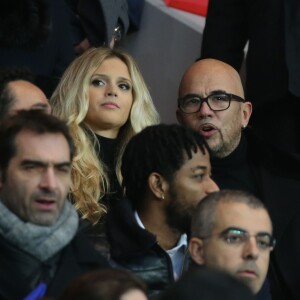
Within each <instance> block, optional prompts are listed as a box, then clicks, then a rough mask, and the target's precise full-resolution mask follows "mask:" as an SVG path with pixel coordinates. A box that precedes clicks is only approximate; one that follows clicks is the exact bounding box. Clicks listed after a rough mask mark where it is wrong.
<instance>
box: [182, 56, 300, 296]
mask: <svg viewBox="0 0 300 300" xmlns="http://www.w3.org/2000/svg"><path fill="white" fill-rule="evenodd" d="M179 96H180V98H179V99H178V110H177V118H178V121H179V122H180V123H181V124H183V125H184V126H187V127H190V128H193V129H195V130H197V131H198V132H199V134H200V135H202V136H203V137H205V139H206V141H207V143H208V145H209V147H210V149H211V152H212V160H211V164H212V174H213V178H214V179H215V181H216V183H217V184H218V185H219V187H220V188H221V189H223V188H227V189H228V188H229V189H240V190H245V191H248V192H250V193H252V194H254V195H256V196H257V197H258V198H260V199H262V201H263V202H264V204H265V205H266V207H267V208H268V211H269V213H270V216H271V219H272V221H273V225H274V235H275V237H276V240H277V241H278V243H277V245H276V247H275V251H274V252H273V253H272V257H271V265H270V272H269V273H270V276H269V281H270V286H271V292H272V297H273V300H274V299H276V300H279V299H280V300H282V299H286V300H296V299H299V295H300V287H299V284H298V283H299V271H300V257H299V253H300V243H299V239H298V235H299V228H300V201H299V200H298V198H299V193H300V176H299V170H300V164H299V161H298V160H297V159H296V158H295V157H292V156H290V155H288V154H286V153H284V152H283V151H282V150H278V149H276V148H274V147H272V146H269V145H268V144H266V143H264V141H261V140H259V139H258V138H257V137H256V136H254V135H253V134H252V133H251V130H248V129H245V130H243V129H244V128H245V127H246V126H247V124H248V122H249V119H250V116H251V111H252V105H251V103H250V102H248V101H246V100H244V93H243V88H242V84H241V80H240V78H239V75H238V73H237V72H236V71H235V70H234V69H233V68H232V67H231V66H229V65H228V64H226V63H224V62H221V61H218V60H215V59H203V60H200V61H198V62H196V63H194V64H193V65H192V66H191V67H190V68H188V70H187V71H186V72H185V74H184V76H183V78H182V81H181V84H180V88H179ZM260 299H264V298H260Z"/></svg>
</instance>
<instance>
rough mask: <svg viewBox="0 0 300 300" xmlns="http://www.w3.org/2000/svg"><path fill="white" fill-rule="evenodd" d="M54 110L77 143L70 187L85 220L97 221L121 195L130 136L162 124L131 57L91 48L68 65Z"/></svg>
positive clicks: (94, 222) (109, 50)
mask: <svg viewBox="0 0 300 300" xmlns="http://www.w3.org/2000/svg"><path fill="white" fill-rule="evenodd" d="M51 105H52V109H53V114H54V115H56V116H58V117H59V118H61V119H64V120H66V121H67V122H68V124H69V126H70V130H71V134H72V137H73V139H74V143H75V146H76V153H75V157H74V163H73V169H72V179H73V184H72V188H71V193H72V199H73V201H74V204H75V207H76V208H77V210H78V211H79V212H80V214H81V216H82V218H84V219H88V220H89V221H90V222H92V223H93V224H96V223H97V222H98V221H99V220H100V218H101V216H102V215H103V214H104V213H105V209H106V208H105V207H106V206H110V205H111V204H112V202H113V201H116V200H115V199H117V198H120V196H121V187H120V184H119V182H120V180H121V175H120V162H121V156H122V154H123V151H124V148H125V146H126V144H127V142H128V141H129V139H130V138H131V137H132V136H133V135H134V134H136V133H137V132H139V131H141V130H142V129H143V128H145V127H146V126H148V125H151V124H156V123H158V122H159V117H158V113H157V111H156V109H155V107H154V105H153V102H152V99H151V96H150V94H149V91H148V89H147V87H146V84H145V82H144V80H143V77H142V75H141V73H140V71H139V69H138V67H137V65H136V63H135V62H134V60H133V58H132V57H131V56H130V55H128V54H127V53H125V52H123V51H121V50H112V49H109V48H92V49H90V50H88V51H86V52H85V53H84V54H83V55H82V56H80V57H78V58H76V59H75V60H74V61H73V63H71V65H70V66H69V67H68V68H67V70H66V71H65V73H64V74H63V77H62V79H61V81H60V83H59V85H58V87H57V88H56V90H55V91H54V93H53V96H52V98H51Z"/></svg>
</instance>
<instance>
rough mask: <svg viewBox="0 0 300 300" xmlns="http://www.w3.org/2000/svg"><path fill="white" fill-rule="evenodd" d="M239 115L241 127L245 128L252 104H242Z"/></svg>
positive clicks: (247, 102)
mask: <svg viewBox="0 0 300 300" xmlns="http://www.w3.org/2000/svg"><path fill="white" fill-rule="evenodd" d="M241 113H242V127H243V128H246V127H247V125H248V123H249V119H250V117H251V114H252V103H251V102H249V101H246V102H244V103H242V107H241Z"/></svg>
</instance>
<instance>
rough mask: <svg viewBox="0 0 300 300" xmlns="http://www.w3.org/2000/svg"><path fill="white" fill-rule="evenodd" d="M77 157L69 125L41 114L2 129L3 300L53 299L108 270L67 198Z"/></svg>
mask: <svg viewBox="0 0 300 300" xmlns="http://www.w3.org/2000/svg"><path fill="white" fill-rule="evenodd" d="M74 150H75V149H74V145H73V142H72V139H71V137H70V134H69V131H68V128H67V125H66V124H65V123H64V122H62V121H60V120H58V119H57V118H55V117H53V116H50V115H48V114H45V113H43V112H41V111H37V110H35V111H33V110H31V111H30V110H29V111H25V110H24V111H20V112H17V113H16V114H14V115H12V116H11V117H8V118H7V119H3V120H2V122H1V126H0V153H1V155H0V252H1V255H0V265H1V268H0V299H4V300H8V299H24V298H25V297H26V296H28V295H31V297H30V299H37V298H40V297H42V296H44V295H45V294H46V295H47V296H49V297H53V298H56V297H58V296H59V295H60V294H61V292H62V291H63V289H64V288H65V285H66V284H68V283H69V282H70V281H71V280H72V279H74V278H75V277H76V276H79V275H81V274H83V273H85V272H88V271H92V270H96V269H98V268H101V267H108V266H109V264H108V262H107V261H106V260H105V259H104V258H103V257H102V256H101V255H100V254H98V253H97V252H96V251H95V250H94V249H93V247H92V246H91V245H89V244H88V240H87V238H85V237H84V236H83V233H79V230H78V228H79V217H78V214H77V212H76V210H75V208H74V207H73V205H72V204H71V203H70V202H69V201H67V199H66V196H67V193H68V191H69V186H70V183H71V161H72V158H73V155H74ZM34 294H38V295H39V296H40V297H38V296H36V297H33V295H34ZM26 299H27V298H26ZM28 299H29V298H28Z"/></svg>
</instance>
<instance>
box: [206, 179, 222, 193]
mask: <svg viewBox="0 0 300 300" xmlns="http://www.w3.org/2000/svg"><path fill="white" fill-rule="evenodd" d="M219 190H220V189H219V187H218V185H217V184H216V183H215V181H214V180H213V179H212V178H209V179H208V182H207V186H206V194H210V193H213V192H217V191H219Z"/></svg>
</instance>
